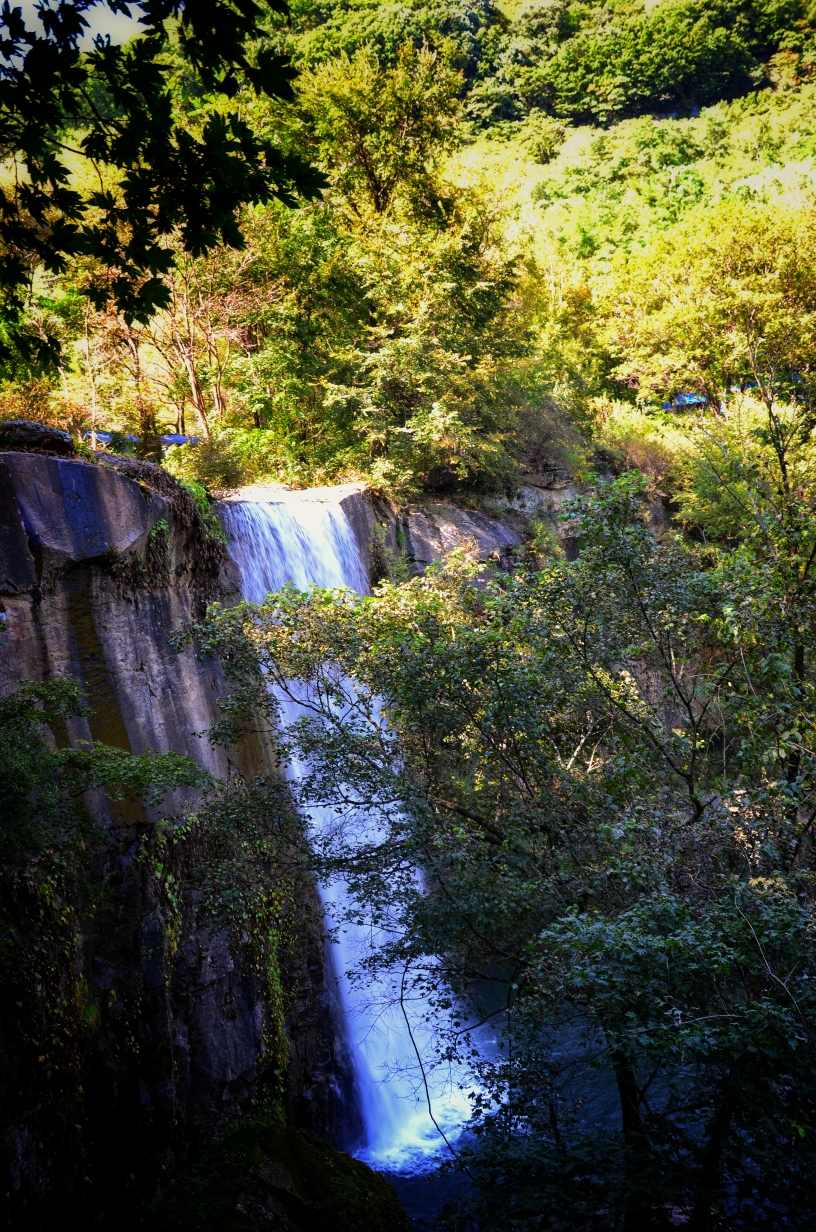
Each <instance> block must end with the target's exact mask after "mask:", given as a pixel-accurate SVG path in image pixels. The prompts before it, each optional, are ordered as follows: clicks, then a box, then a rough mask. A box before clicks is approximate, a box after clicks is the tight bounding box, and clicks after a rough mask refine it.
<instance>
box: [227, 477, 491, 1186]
mask: <svg viewBox="0 0 816 1232" xmlns="http://www.w3.org/2000/svg"><path fill="white" fill-rule="evenodd" d="M271 491H272V492H274V497H273V499H261V500H237V501H236V500H233V501H231V502H229V503H226V504H225V505H224V506H223V518H224V526H225V529H226V533H227V538H228V541H229V546H230V551H231V553H232V555H233V557H234V559H235V561H236V563H237V564H238V566H239V569H240V571H241V578H242V589H243V594H244V598H246V599H248V600H250V601H251V602H253V603H260V602H261V601H262V600H263V599H264V597H265V596H266V595H267V594H268V593H269V592H270V591H274V590H278V589H280V588H281V587H282V586H284V585H285V584H286V583H287V582H292V583H294V585H295V586H297V587H298V588H299V589H300V590H306V589H308V587H309V586H311V585H315V586H321V587H326V588H336V587H341V586H347V587H350V588H352V589H354V590H357V591H359V592H360V593H365V592H366V591H367V590H368V577H367V574H366V569H365V565H364V562H363V559H362V556H361V553H360V548H359V545H358V543H357V540H356V538H355V536H354V532H353V530H352V528H351V525H350V523H349V521H348V518H347V517H346V514H345V512H344V511H343V508H342V506H341V504H340V503H339V501H337V500H331V499H328V500H321V499H319V498H318V499H315V497H314V496H313V495H312V493H309V494H307V495H306V496H303V495H300V494H298V493H291V494H290V493H283V492H282V493H278V492H275V491H274V490H271ZM262 492H263V495H264V496H267V495H268V494H269V493H270V489H266V490H262ZM259 495H260V493H259ZM298 712H299V707H298V705H297V703H296V702H292V701H291V700H289V701H287V700H284V699H283V698H282V699H281V719H282V722H283V723H284V724H287V723H290V722H292V721H294V720H295V719H296V718H297V717H298ZM301 771H302V767H300V766H298V764H297V763H293V764H292V765H291V766H290V773H291V774H292V776H293V777H294V778H297V777H299V775H300V773H301ZM326 820H328V819H326ZM310 822H311V825H312V827H313V830H319V829H320V827H321V826H322V825H323V824H324V815H323V810H321V809H319V808H313V809H311V810H310ZM321 896H322V899H323V902H324V905H325V907H326V909H327V914H328V915H329V917H330V918H331V917H334V919H336V920H339V921H343V922H342V925H341V927H340V928H339V929H337V931H336V933H335V940H334V941H333V943H332V945H331V947H330V952H329V954H328V956H327V957H328V966H329V968H330V969H331V968H333V969H334V976H335V978H336V980H337V992H338V1001H339V1004H340V1008H341V1012H342V1014H343V1016H344V1019H345V1021H344V1023H343V1026H344V1028H345V1033H346V1036H347V1038H348V1042H349V1045H350V1048H351V1052H352V1058H353V1063H354V1069H355V1075H356V1080H357V1087H358V1096H359V1100H360V1108H361V1112H362V1117H363V1121H364V1124H365V1128H366V1142H365V1143H364V1144H360V1148H359V1149H358V1150H357V1151H356V1152H355V1153H356V1154H358V1155H359V1157H360V1158H363V1159H365V1160H366V1161H367V1162H368V1163H371V1164H373V1165H374V1166H375V1167H381V1168H387V1169H391V1170H394V1171H415V1170H417V1169H420V1168H422V1167H423V1165H424V1166H427V1164H428V1162H429V1161H432V1160H433V1159H434V1157H435V1156H437V1155H438V1154H439V1153H440V1151H442V1150H445V1149H446V1148H445V1141H444V1138H443V1136H442V1134H440V1129H441V1130H442V1131H443V1133H444V1135H445V1137H447V1138H448V1139H450V1138H452V1137H454V1136H455V1135H456V1134H457V1132H458V1131H459V1130H460V1129H461V1127H462V1125H463V1123H464V1122H465V1121H466V1120H467V1119H468V1117H469V1115H470V1111H471V1108H470V1100H469V1097H468V1093H467V1091H466V1089H465V1086H466V1084H465V1083H464V1082H462V1081H456V1080H454V1079H455V1076H454V1075H451V1074H450V1072H449V1071H448V1069H447V1067H445V1069H444V1072H443V1070H442V1069H439V1068H437V1067H435V1066H434V1064H433V1056H434V1052H435V1049H434V1043H435V1040H434V1037H433V1032H432V1030H430V1029H429V1028H428V1026H427V1024H426V1023H425V1021H424V1018H425V1014H424V1009H425V1008H426V1007H423V1006H418V1007H414V1009H415V1013H414V1014H413V1015H412V1014H411V1007H410V1006H406V1005H405V1004H404V1000H403V1002H402V1004H401V1003H400V997H399V994H398V993H397V992H396V991H395V989H394V988H392V987H391V985H390V983H389V981H388V980H387V979H382V978H378V979H377V980H376V981H374V982H371V983H369V985H368V986H367V987H365V988H362V987H361V986H360V984H359V983H354V982H352V980H350V979H349V973H350V972H351V971H353V970H354V969H355V968H357V967H359V965H360V963H361V962H362V961H363V960H364V959H365V957H366V956H367V954H369V953H370V952H371V946H372V944H373V943H374V944H376V942H377V940H381V939H382V937H378V936H377V932H376V930H372V929H371V928H368V927H365V926H364V925H363V924H355V923H351V922H349V921H348V920H347V919H346V918H345V916H346V908H347V906H348V905H349V896H348V891H347V888H346V886H345V884H344V883H343V882H342V881H335V882H332V883H331V884H330V885H328V886H325V887H321ZM420 1057H421V1058H422V1063H421V1064H420V1062H419V1058H420ZM429 1102H430V1104H431V1108H432V1113H433V1115H431V1113H430V1111H429V1107H428V1104H429Z"/></svg>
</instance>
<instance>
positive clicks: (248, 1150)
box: [142, 1121, 411, 1232]
mask: <svg viewBox="0 0 816 1232" xmlns="http://www.w3.org/2000/svg"><path fill="white" fill-rule="evenodd" d="M142 1228H143V1229H144V1232H267V1230H270V1232H271V1229H273V1228H274V1229H275V1232H410V1228H411V1223H410V1220H409V1219H408V1216H407V1215H406V1213H405V1211H404V1210H403V1209H402V1206H401V1205H400V1202H399V1199H398V1198H397V1195H396V1193H395V1192H394V1190H393V1189H392V1187H391V1185H390V1184H389V1182H388V1181H387V1180H386V1179H385V1177H383V1176H380V1175H379V1174H378V1173H377V1172H373V1171H372V1169H371V1168H369V1167H368V1166H367V1165H366V1164H364V1163H361V1162H360V1161H359V1160H357V1159H352V1157H351V1156H350V1155H345V1154H343V1152H342V1151H338V1150H336V1149H335V1148H334V1147H333V1146H331V1145H330V1144H329V1143H328V1142H323V1141H322V1140H321V1139H320V1138H315V1137H314V1136H313V1135H311V1134H307V1133H303V1132H302V1131H300V1130H294V1129H284V1128H281V1127H280V1126H276V1125H270V1124H268V1123H266V1122H262V1121H252V1122H248V1123H246V1124H243V1125H240V1126H238V1127H237V1128H236V1129H233V1130H230V1131H229V1132H228V1133H227V1134H225V1136H224V1137H223V1138H222V1139H220V1140H219V1141H218V1142H216V1143H214V1144H213V1146H211V1147H210V1148H209V1150H208V1151H207V1152H206V1154H205V1155H204V1156H203V1157H202V1158H201V1160H200V1161H199V1162H198V1163H197V1164H196V1165H195V1167H193V1168H192V1169H191V1170H190V1171H189V1172H188V1173H187V1174H186V1175H185V1176H183V1177H181V1178H179V1180H177V1181H176V1182H174V1184H172V1185H171V1186H169V1187H168V1188H167V1189H166V1190H165V1191H164V1192H163V1193H162V1195H161V1196H160V1197H159V1198H157V1199H156V1200H155V1201H154V1202H153V1203H152V1204H151V1208H150V1211H149V1213H148V1214H147V1215H146V1217H145V1218H144V1220H143V1221H142Z"/></svg>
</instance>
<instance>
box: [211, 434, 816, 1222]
mask: <svg viewBox="0 0 816 1232" xmlns="http://www.w3.org/2000/svg"><path fill="white" fill-rule="evenodd" d="M798 448H799V446H796V445H794V444H792V443H790V453H789V454H788V456H787V464H788V465H792V464H793V455H794V453H795V451H796V449H798ZM770 456H771V457H773V455H772V454H771V455H770ZM768 465H769V466H770V465H772V463H771V462H769V463H768ZM776 482H777V483H778V482H779V480H778V475H777V480H776ZM642 487H643V482H642V480H641V479H640V478H639V477H638V476H636V475H632V474H631V473H630V474H626V475H624V476H622V477H621V478H620V479H619V480H617V481H616V482H615V483H609V484H606V485H602V486H601V487H600V488H599V489H598V490H597V491H596V492H594V493H592V494H590V495H589V496H587V497H585V498H582V499H581V500H580V501H578V502H576V504H575V505H574V506H573V507H572V509H571V510H570V516H571V517H572V518H574V519H576V520H579V521H580V530H581V539H582V552H581V556H580V557H579V559H578V560H577V561H576V562H573V563H567V562H565V561H556V562H555V563H553V564H552V566H551V567H549V568H548V569H546V570H545V571H543V572H542V573H540V574H530V575H525V574H523V573H520V574H517V575H516V576H514V577H512V578H504V579H500V581H499V582H498V583H494V584H489V585H487V586H486V587H485V588H483V589H477V588H475V587H474V586H473V584H472V583H473V569H472V568H469V567H467V566H464V565H462V564H457V563H456V562H452V563H451V564H450V565H449V566H448V567H447V568H446V569H442V570H439V571H437V572H433V571H431V572H429V573H428V574H426V575H425V577H424V578H421V579H419V578H418V579H414V580H413V581H411V582H408V583H405V584H402V585H392V584H385V585H383V586H382V587H381V589H380V590H379V591H378V592H375V594H374V595H373V596H372V597H369V598H356V597H353V596H349V595H347V594H343V595H332V594H329V593H325V592H312V593H311V594H308V595H299V594H297V593H296V592H295V591H293V590H287V591H284V592H281V594H279V595H277V596H270V598H269V599H268V601H267V602H266V603H265V604H264V605H262V606H261V607H260V608H253V607H251V606H247V607H245V608H244V609H235V610H232V611H230V612H216V611H213V612H212V613H211V615H210V617H209V620H208V622H207V623H206V624H205V625H204V626H203V627H202V628H201V629H199V630H198V632H199V633H200V635H201V637H202V649H203V651H205V652H210V653H212V652H217V653H220V654H222V655H223V656H224V657H225V659H226V660H227V663H228V666H229V669H230V671H231V673H232V677H233V681H234V684H235V686H236V694H235V698H234V702H235V707H236V708H235V710H234V711H233V712H232V715H231V717H232V719H233V721H235V720H236V719H237V717H238V714H240V713H241V710H242V708H243V709H245V710H248V711H251V709H252V707H253V705H254V706H255V708H256V709H258V708H260V709H262V710H263V709H268V705H269V703H268V701H267V695H266V692H265V690H266V686H267V685H268V682H269V680H270V679H273V680H274V681H275V683H276V685H277V686H278V688H279V689H284V690H285V689H287V688H291V687H292V686H291V684H290V683H289V682H290V681H292V680H295V681H297V682H298V685H297V687H298V690H299V692H298V696H299V697H300V698H301V700H302V699H303V696H304V694H303V690H306V695H307V696H308V699H309V702H310V704H311V708H310V710H309V711H307V712H306V713H305V714H304V717H302V718H301V719H300V720H298V722H297V723H296V724H295V726H294V727H293V728H290V729H289V731H288V734H287V737H286V739H285V740H284V741H283V742H282V752H283V753H284V754H285V755H289V756H291V755H292V754H293V753H294V755H296V756H297V757H298V758H299V759H300V760H301V761H304V760H305V761H306V762H307V763H308V765H309V767H310V772H309V774H307V775H306V776H304V777H303V778H302V779H301V780H300V782H299V784H298V792H299V795H300V799H301V801H302V803H304V804H320V805H322V806H326V807H330V808H333V809H336V810H337V821H336V825H335V827H334V828H333V829H332V832H331V833H330V834H329V835H328V836H325V837H324V840H323V841H322V842H321V844H320V847H319V850H318V853H317V854H318V858H319V860H320V861H321V864H322V867H323V869H324V873H325V875H331V874H332V872H335V873H340V874H342V875H343V876H344V877H345V878H346V879H347V880H348V881H349V883H350V885H351V887H352V889H353V891H354V893H355V895H356V897H357V900H358V903H359V907H355V908H354V911H355V913H357V912H362V913H363V915H364V918H370V919H371V920H372V921H373V922H374V923H375V925H377V924H379V925H383V924H384V923H385V922H386V921H388V927H389V928H390V929H391V930H392V931H391V934H390V940H388V941H387V942H386V943H384V944H383V945H382V946H381V948H380V951H379V953H378V955H377V957H376V958H375V959H374V960H373V961H372V963H371V966H372V968H375V967H376V966H377V965H378V964H382V965H383V966H385V967H390V968H391V969H396V970H398V971H399V972H400V973H402V978H403V979H404V980H405V981H406V986H407V987H408V988H409V989H410V992H411V996H412V998H414V999H415V1001H416V1002H418V1003H420V1004H421V1005H422V1006H423V1007H424V1015H425V1016H426V1019H427V1021H429V1022H434V1023H435V1024H436V1027H437V1030H438V1031H439V1032H440V1037H441V1041H442V1042H441V1043H440V1055H441V1056H451V1055H453V1056H459V1057H460V1058H461V1059H462V1060H463V1061H467V1063H468V1064H470V1065H472V1066H473V1067H474V1069H475V1071H476V1073H477V1075H478V1079H479V1094H478V1096H477V1098H476V1101H475V1108H474V1112H475V1117H474V1123H473V1128H474V1131H475V1134H476V1138H475V1142H474V1143H473V1144H472V1145H471V1146H468V1147H467V1148H466V1149H465V1151H464V1152H463V1157H462V1159H461V1160H460V1163H461V1164H462V1166H467V1167H468V1169H469V1171H470V1173H471V1175H472V1176H473V1177H474V1178H475V1180H476V1182H477V1184H478V1186H479V1188H480V1190H481V1192H482V1194H483V1201H482V1202H481V1205H480V1206H479V1214H478V1218H479V1225H480V1227H483V1228H487V1229H492V1228H496V1229H499V1228H507V1227H511V1228H512V1227H519V1228H521V1227H525V1226H528V1223H529V1221H530V1220H531V1219H532V1218H533V1217H543V1218H544V1219H545V1221H546V1223H547V1226H552V1227H554V1228H570V1229H582V1230H585V1232H588V1230H589V1229H596V1228H604V1229H606V1228H609V1229H625V1230H627V1232H628V1230H630V1229H631V1230H632V1232H635V1230H636V1229H637V1230H638V1232H639V1230H640V1229H642V1228H650V1229H662V1228H668V1227H670V1226H671V1222H670V1221H671V1218H672V1217H673V1212H679V1213H681V1214H682V1215H684V1216H685V1217H686V1218H687V1220H688V1222H689V1226H691V1227H693V1228H696V1229H713V1228H729V1229H753V1228H760V1227H762V1226H765V1225H764V1222H763V1221H765V1220H770V1224H771V1226H773V1225H774V1221H776V1222H778V1223H782V1221H783V1220H784V1221H785V1226H790V1227H792V1228H796V1229H801V1230H802V1232H804V1230H805V1229H806V1228H808V1227H809V1220H810V1215H809V1212H810V1211H811V1210H812V1208H813V1202H814V1199H816V1144H815V1143H814V1137H813V1128H812V1127H813V1125H814V1123H816V1085H815V1084H814V1069H813V1063H814V1055H815V1054H814V1050H815V1049H816V999H814V997H815V994H814V991H813V989H812V983H813V976H814V972H813V968H812V959H813V953H814V943H815V942H816V932H815V931H814V930H815V929H816V915H814V906H813V868H814V845H813V819H814V806H815V805H816V731H815V730H814V726H813V722H812V718H811V717H810V716H811V715H812V713H813V707H814V704H816V702H815V701H814V688H815V687H816V686H814V677H813V668H812V664H813V656H814V653H816V651H815V650H814V640H813V639H814V632H813V631H814V628H816V622H814V615H813V614H814V606H813V604H814V600H813V592H814V585H813V561H814V559H816V553H814V544H816V521H814V516H813V513H812V509H811V507H810V505H809V503H808V500H807V497H806V495H803V494H802V491H801V490H800V489H797V493H798V494H797V493H794V492H792V491H791V493H790V496H789V497H788V498H787V503H786V504H785V505H784V507H783V510H782V512H781V513H780V515H779V517H778V520H776V521H775V525H774V531H773V539H772V540H771V539H770V538H769V537H768V536H763V534H761V533H760V532H759V531H757V532H756V533H755V534H752V535H751V536H750V537H749V538H748V540H747V541H746V542H745V544H744V545H743V546H742V547H741V548H740V549H738V550H737V551H735V552H733V553H730V554H723V555H720V554H719V553H717V552H716V551H714V550H712V549H699V548H695V547H693V546H689V545H685V544H683V543H682V542H679V541H677V540H675V539H672V538H667V539H666V540H665V541H664V542H663V543H662V544H658V543H657V542H656V541H655V539H654V538H653V537H652V535H651V534H650V533H649V531H648V529H647V527H646V525H645V523H644V519H643V516H642V513H641V508H642V506H641V503H640V502H641V491H642ZM781 491H782V489H781V487H780V488H779V490H775V491H773V492H771V491H770V490H769V491H763V490H762V488H760V487H758V486H756V487H754V488H753V489H752V499H753V500H754V501H755V502H756V505H757V509H758V510H766V511H770V508H771V507H772V505H773V504H774V502H776V501H778V500H779V499H780V495H779V493H780V492H781ZM259 662H260V663H261V664H262V665H263V667H264V668H265V673H260V672H259V670H258V663H259ZM350 678H351V679H352V680H353V681H354V692H353V694H352V692H351V688H350V685H349V679H350ZM340 715H343V716H344V717H343V718H342V719H340V718H339V717H338V716H340ZM383 720H384V724H385V726H383ZM350 802H353V804H351V803H350ZM360 812H362V814H363V815H364V816H365V818H366V819H367V820H368V819H370V818H371V816H372V815H373V816H374V817H375V818H376V819H377V822H378V825H379V827H380V829H379V831H378V839H377V841H372V836H371V829H370V828H369V826H368V825H364V826H362V827H360V826H359V824H358V821H357V817H358V815H359V813H360ZM417 865H419V866H420V867H421V868H422V869H423V873H424V877H423V886H422V889H421V890H420V888H419V887H418V886H417V884H416V875H415V870H416V867H417ZM396 920H399V922H400V924H401V929H400V930H396V929H395V927H394V924H395V921H396ZM485 1019H487V1020H492V1022H493V1029H492V1030H491V1036H492V1037H493V1038H494V1039H495V1038H496V1036H497V1037H498V1047H496V1044H495V1043H493V1042H491V1044H490V1045H489V1046H487V1047H483V1044H482V1039H481V1037H480V1035H479V1033H478V1032H477V1031H473V1030H471V1029H470V1028H469V1026H468V1023H469V1022H473V1021H476V1022H478V1021H483V1020H485ZM470 1217H471V1216H470V1215H466V1216H464V1217H463V1218H464V1221H465V1223H466V1222H467V1219H468V1218H470ZM718 1220H719V1222H718Z"/></svg>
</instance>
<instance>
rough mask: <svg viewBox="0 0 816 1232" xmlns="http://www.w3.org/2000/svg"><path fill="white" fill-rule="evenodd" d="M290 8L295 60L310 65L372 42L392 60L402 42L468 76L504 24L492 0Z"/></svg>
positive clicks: (311, 2)
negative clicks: (437, 54)
mask: <svg viewBox="0 0 816 1232" xmlns="http://www.w3.org/2000/svg"><path fill="white" fill-rule="evenodd" d="M290 12H291V22H292V37H291V48H292V56H293V59H294V61H295V63H302V64H306V65H313V64H316V63H320V62H321V61H324V60H328V59H330V58H332V57H333V56H335V55H337V54H338V52H346V53H347V54H352V53H353V52H355V51H356V50H357V49H358V48H360V47H365V46H371V47H373V48H375V50H376V51H377V54H378V55H379V57H380V58H381V60H382V61H383V62H384V63H385V64H389V65H392V64H394V63H395V62H396V59H397V55H398V53H399V50H400V48H401V47H403V46H404V45H405V44H406V43H413V44H414V46H415V47H417V48H419V47H421V46H422V45H423V44H427V45H428V46H430V47H432V48H435V49H438V50H439V51H441V52H442V53H443V54H444V56H445V58H446V59H447V60H448V62H449V63H450V64H451V66H452V67H453V68H457V69H460V70H461V71H462V72H463V73H464V76H465V79H468V80H469V79H470V78H472V77H473V76H474V75H475V73H476V72H477V71H478V67H479V64H480V62H481V60H482V58H483V56H484V47H485V41H486V40H489V39H490V37H491V35H492V33H493V31H494V29H496V28H498V29H501V28H502V27H503V25H504V24H505V23H504V19H503V17H502V15H501V13H500V12H499V11H498V9H497V7H496V5H495V4H493V3H492V0H430V2H429V0H407V3H386V4H380V3H378V2H377V0H294V2H293V3H292V4H291V5H290Z"/></svg>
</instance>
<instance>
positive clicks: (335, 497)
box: [218, 483, 523, 581]
mask: <svg viewBox="0 0 816 1232" xmlns="http://www.w3.org/2000/svg"><path fill="white" fill-rule="evenodd" d="M218 497H219V500H222V501H227V502H243V501H258V502H267V501H268V502H273V501H280V502H282V503H289V502H300V501H317V502H322V503H327V504H337V505H339V506H340V507H341V508H342V510H343V512H344V513H345V515H346V517H347V518H348V520H349V523H350V524H351V528H352V531H353V532H354V537H355V539H356V540H357V543H358V545H359V548H360V552H361V554H362V557H363V560H364V561H365V562H366V566H367V568H368V571H369V575H370V576H371V578H372V581H375V580H376V578H377V576H382V571H381V570H380V569H379V568H378V565H379V563H380V562H379V561H378V550H379V552H380V553H381V550H382V548H381V545H380V544H379V543H378V540H377V537H376V527H377V525H379V526H381V527H384V528H385V532H386V533H385V543H386V545H387V546H388V547H389V548H390V550H391V551H392V552H393V553H394V555H399V554H400V553H401V552H405V553H406V555H407V557H408V560H409V562H410V564H411V566H412V568H413V570H414V571H415V572H417V573H421V572H422V571H423V570H424V569H426V568H427V566H428V565H430V564H432V563H433V562H434V561H438V560H441V559H442V558H443V557H444V556H447V555H448V554H449V553H450V552H452V551H455V550H456V549H457V548H464V549H466V550H468V551H471V552H473V553H474V554H475V556H476V557H477V559H478V560H479V561H481V562H483V563H487V562H493V563H496V564H500V565H502V566H506V565H507V564H508V563H509V560H510V558H511V556H512V552H513V549H514V548H516V547H518V546H519V544H521V543H522V542H523V535H522V534H521V532H520V530H519V529H518V527H517V526H515V525H510V524H508V523H507V522H505V521H501V520H499V519H498V518H496V517H490V516H488V515H487V514H484V513H482V512H481V511H479V510H476V509H467V508H464V507H462V506H461V505H455V504H453V503H452V502H449V501H443V500H438V499H436V500H434V499H427V500H424V501H422V502H414V503H412V504H411V505H410V506H409V507H408V508H407V509H398V508H397V506H396V505H394V504H393V503H392V502H391V501H389V500H387V499H385V498H383V497H380V496H377V495H376V494H375V493H374V492H372V490H371V489H370V488H367V487H366V485H365V484H364V483H343V484H333V485H327V486H326V487H315V488H289V487H286V486H285V485H284V484H249V485H247V486H246V487H243V488H236V489H235V490H233V491H230V492H222V493H219V494H218Z"/></svg>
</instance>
